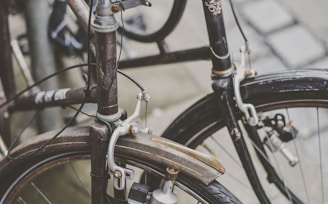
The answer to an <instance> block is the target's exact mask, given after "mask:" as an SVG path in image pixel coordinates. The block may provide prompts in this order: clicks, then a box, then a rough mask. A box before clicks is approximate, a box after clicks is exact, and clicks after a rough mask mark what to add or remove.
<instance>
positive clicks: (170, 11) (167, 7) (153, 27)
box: [119, 0, 187, 42]
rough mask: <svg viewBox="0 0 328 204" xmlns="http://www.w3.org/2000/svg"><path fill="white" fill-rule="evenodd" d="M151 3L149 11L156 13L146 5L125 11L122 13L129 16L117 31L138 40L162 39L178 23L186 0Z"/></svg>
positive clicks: (165, 0) (156, 40)
mask: <svg viewBox="0 0 328 204" xmlns="http://www.w3.org/2000/svg"><path fill="white" fill-rule="evenodd" d="M152 3H153V5H152V8H151V11H156V15H154V12H150V11H149V8H146V7H138V8H136V9H133V11H126V12H125V14H124V15H125V16H127V17H128V18H129V16H130V18H129V20H128V21H127V22H125V25H124V28H120V30H119V31H120V32H121V33H123V34H124V35H125V36H127V37H128V38H130V39H133V40H136V41H139V42H160V41H162V40H164V39H165V38H166V36H168V35H169V34H170V33H171V32H172V31H173V30H174V28H175V27H176V25H177V24H178V23H179V21H180V19H181V17H182V14H183V11H184V9H185V6H186V3H187V0H169V1H168V0H164V1H158V0H157V1H154V2H152ZM136 13H137V14H136Z"/></svg>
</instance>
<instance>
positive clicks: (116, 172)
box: [114, 170, 122, 178]
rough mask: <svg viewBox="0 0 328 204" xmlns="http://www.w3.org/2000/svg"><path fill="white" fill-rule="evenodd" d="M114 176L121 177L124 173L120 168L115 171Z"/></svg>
mask: <svg viewBox="0 0 328 204" xmlns="http://www.w3.org/2000/svg"><path fill="white" fill-rule="evenodd" d="M114 176H115V178H121V177H122V173H121V172H120V171H119V170H116V171H114Z"/></svg>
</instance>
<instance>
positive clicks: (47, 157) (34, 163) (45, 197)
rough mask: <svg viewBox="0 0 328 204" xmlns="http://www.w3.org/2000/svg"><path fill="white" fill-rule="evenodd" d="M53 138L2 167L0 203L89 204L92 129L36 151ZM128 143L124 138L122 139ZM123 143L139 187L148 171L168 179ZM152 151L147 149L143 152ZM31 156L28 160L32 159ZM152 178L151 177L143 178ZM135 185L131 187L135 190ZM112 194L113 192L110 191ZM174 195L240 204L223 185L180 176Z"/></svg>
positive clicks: (68, 133) (21, 150) (122, 156)
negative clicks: (132, 152)
mask: <svg viewBox="0 0 328 204" xmlns="http://www.w3.org/2000/svg"><path fill="white" fill-rule="evenodd" d="M50 138H51V137H49V134H48V135H43V136H39V137H36V138H35V140H34V141H33V142H31V143H29V144H27V145H24V146H23V147H22V146H20V147H18V148H17V149H15V150H13V156H15V157H26V158H24V159H22V160H8V159H5V160H3V161H1V163H0V180H1V185H0V203H90V202H91V194H90V191H91V189H90V185H91V181H90V137H89V135H88V128H79V129H74V128H73V129H69V130H65V132H64V133H62V135H61V136H60V137H59V138H57V139H56V140H55V141H53V142H52V143H50V144H49V145H47V146H46V147H45V148H44V149H43V150H42V151H39V152H35V153H33V154H31V152H34V151H35V150H36V149H37V148H38V147H39V145H40V144H44V142H47V141H49V139H50ZM123 140H124V139H123ZM126 148H129V147H128V146H125V145H124V143H120V144H119V145H118V146H117V147H116V149H117V152H118V154H117V155H116V159H117V161H118V162H119V163H120V165H126V167H128V168H131V169H133V170H134V171H135V172H136V176H135V179H136V181H137V182H138V181H139V180H140V177H141V176H137V175H138V172H139V175H142V172H143V171H146V172H147V173H148V174H150V175H154V176H156V177H158V178H160V177H163V176H164V174H165V172H164V171H163V166H162V165H161V164H159V163H156V162H154V161H152V159H149V158H148V159H147V158H142V157H140V155H132V154H131V153H128V151H124V150H126ZM142 151H143V152H147V150H142ZM27 155H29V156H27ZM144 179H147V178H144ZM131 185H132V183H127V186H131ZM107 192H108V194H109V195H110V194H111V193H113V189H111V188H110V187H109V189H107ZM174 193H175V194H176V195H177V196H178V199H179V200H180V201H181V202H182V200H184V201H188V202H189V201H190V202H192V203H239V201H238V200H237V199H236V198H235V197H234V196H233V195H232V194H231V193H230V192H229V191H228V190H227V189H226V188H224V187H223V186H222V185H221V184H219V183H218V182H216V181H214V182H212V183H211V184H210V185H208V186H206V185H204V184H203V183H201V182H199V181H196V180H195V179H193V178H191V177H190V176H186V175H182V174H181V175H180V174H179V176H178V179H177V182H176V184H175V188H174Z"/></svg>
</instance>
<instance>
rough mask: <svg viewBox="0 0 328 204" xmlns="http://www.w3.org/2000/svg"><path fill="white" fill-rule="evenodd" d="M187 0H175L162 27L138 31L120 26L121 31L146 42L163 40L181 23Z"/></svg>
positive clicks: (134, 38)
mask: <svg viewBox="0 0 328 204" xmlns="http://www.w3.org/2000/svg"><path fill="white" fill-rule="evenodd" d="M186 3H187V0H174V1H173V5H172V8H171V11H170V14H169V16H168V18H167V20H166V21H165V23H164V24H163V26H161V27H160V28H158V29H156V30H155V31H152V32H150V33H143V34H141V33H137V32H134V31H133V30H131V31H129V30H126V29H124V28H123V27H120V29H119V32H120V33H122V34H124V35H125V36H126V37H128V38H130V39H133V40H136V41H139V42H144V43H150V42H161V41H162V40H164V39H165V38H166V37H167V36H168V35H169V34H170V33H171V32H172V31H173V30H174V29H175V27H176V26H177V24H178V23H179V21H180V19H181V17H182V14H183V12H184V9H185V7H186Z"/></svg>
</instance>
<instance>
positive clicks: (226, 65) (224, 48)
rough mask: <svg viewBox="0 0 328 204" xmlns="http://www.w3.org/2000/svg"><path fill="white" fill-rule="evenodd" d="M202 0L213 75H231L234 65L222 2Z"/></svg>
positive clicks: (218, 0)
mask: <svg viewBox="0 0 328 204" xmlns="http://www.w3.org/2000/svg"><path fill="white" fill-rule="evenodd" d="M202 2H203V9H204V16H205V20H206V26H207V30H208V37H209V41H210V50H211V59H212V64H213V68H212V74H213V77H215V76H218V77H220V76H226V75H229V74H231V71H232V66H231V59H230V52H229V48H228V43H227V37H226V32H225V26H224V21H223V13H222V2H221V0H202Z"/></svg>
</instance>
